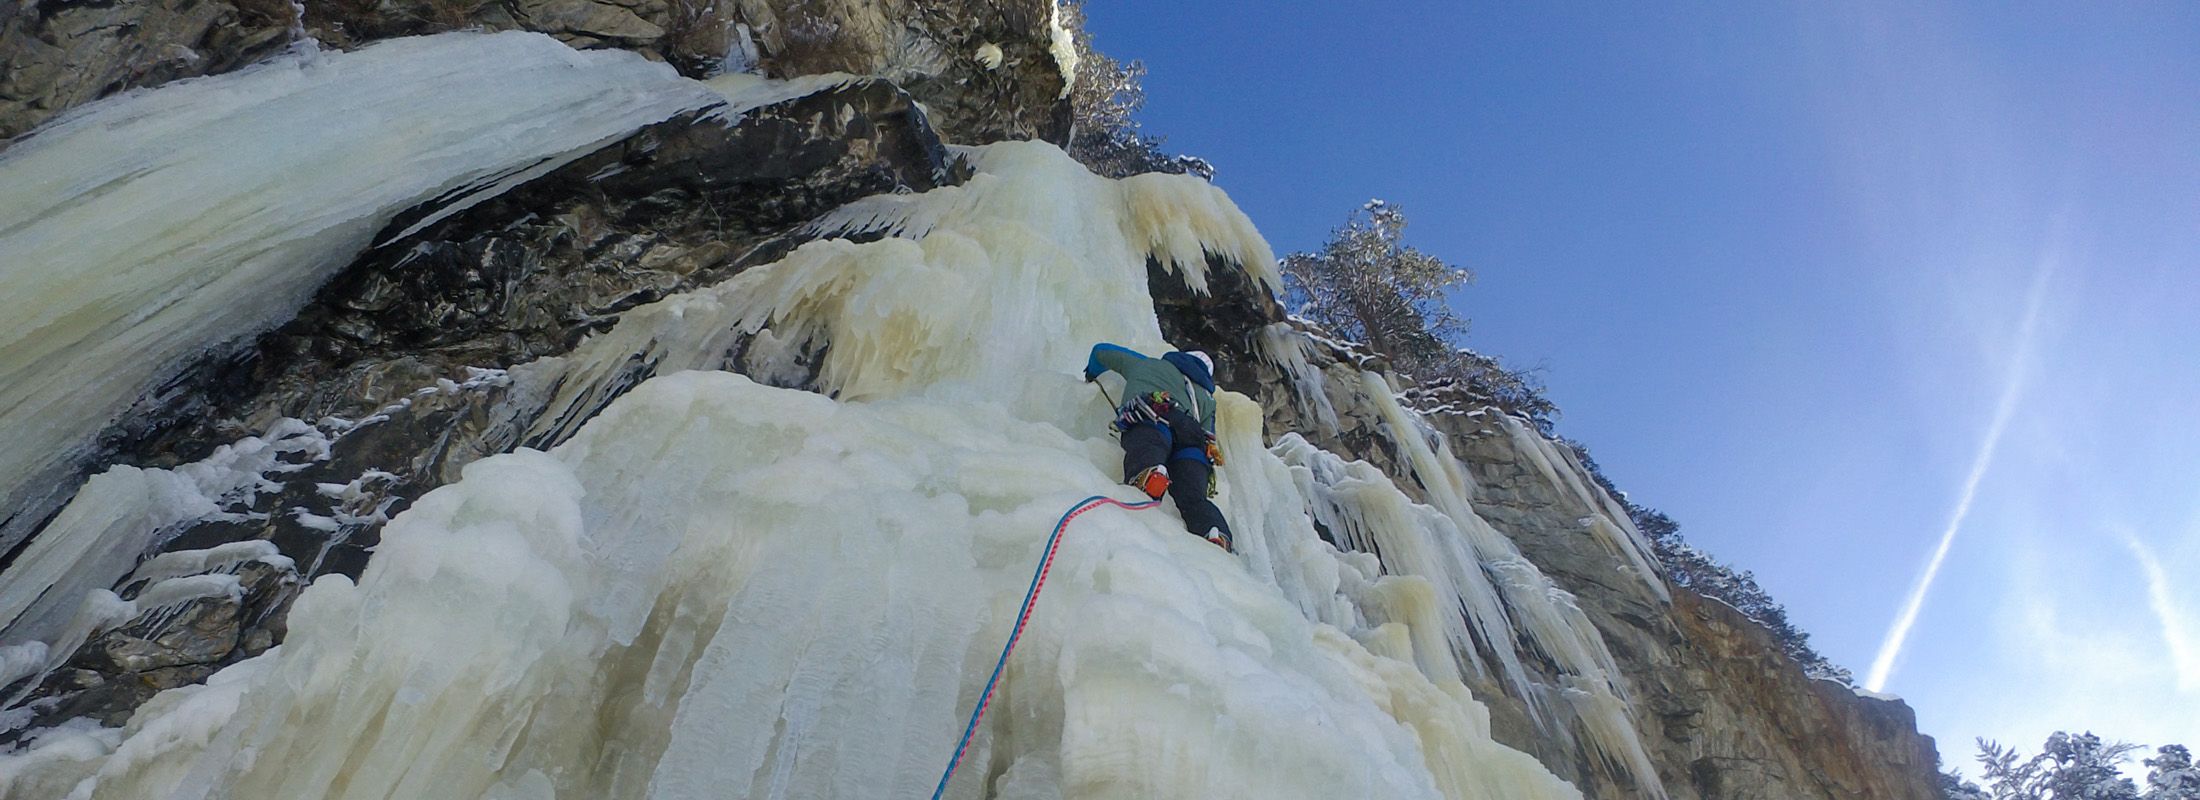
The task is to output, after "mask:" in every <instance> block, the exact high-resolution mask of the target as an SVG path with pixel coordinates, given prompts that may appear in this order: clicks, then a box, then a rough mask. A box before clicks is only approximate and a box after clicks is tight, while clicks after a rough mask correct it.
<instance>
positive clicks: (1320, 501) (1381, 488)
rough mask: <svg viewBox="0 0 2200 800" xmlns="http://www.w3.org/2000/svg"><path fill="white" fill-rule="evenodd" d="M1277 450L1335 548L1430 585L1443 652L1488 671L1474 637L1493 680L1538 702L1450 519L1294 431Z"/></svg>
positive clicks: (1500, 607)
mask: <svg viewBox="0 0 2200 800" xmlns="http://www.w3.org/2000/svg"><path fill="white" fill-rule="evenodd" d="M1274 450H1275V451H1276V453H1277V454H1278V455H1279V456H1281V457H1282V458H1283V459H1284V461H1285V462H1287V463H1289V464H1291V465H1292V467H1293V469H1294V471H1295V472H1297V473H1298V482H1299V485H1300V486H1301V490H1302V491H1303V492H1304V493H1305V496H1306V497H1307V498H1308V499H1309V500H1310V502H1309V503H1308V506H1307V512H1308V513H1309V514H1311V515H1312V516H1313V518H1314V519H1316V520H1320V521H1321V523H1322V525H1323V527H1326V528H1328V529H1329V531H1330V534H1331V535H1332V536H1335V537H1337V539H1338V542H1339V544H1341V545H1344V546H1346V547H1348V548H1350V549H1353V550H1357V551H1360V552H1365V553H1375V554H1377V555H1379V556H1381V558H1382V563H1383V565H1384V566H1385V567H1386V568H1387V569H1388V570H1389V571H1390V572H1392V573H1393V574H1397V575H1408V576H1413V577H1416V578H1419V579H1421V580H1424V581H1427V582H1428V583H1429V584H1431V585H1432V586H1433V587H1434V589H1435V592H1436V595H1437V596H1438V597H1439V598H1441V600H1440V601H1437V602H1440V603H1441V604H1442V613H1441V615H1440V617H1439V618H1440V619H1441V620H1442V621H1443V630H1444V632H1445V635H1446V637H1447V638H1448V639H1449V640H1450V647H1449V648H1447V651H1448V652H1450V653H1453V654H1456V656H1457V657H1459V658H1461V659H1464V660H1465V661H1466V662H1467V664H1468V665H1470V666H1471V667H1472V668H1473V669H1474V670H1475V672H1476V673H1478V674H1485V675H1486V674H1489V669H1488V668H1487V667H1486V666H1485V665H1484V664H1483V662H1482V657H1481V655H1480V654H1479V652H1478V651H1477V649H1476V647H1475V643H1476V640H1477V639H1479V640H1480V641H1481V643H1482V644H1483V645H1484V646H1485V647H1486V648H1487V649H1488V650H1489V651H1490V652H1491V653H1492V654H1494V655H1495V657H1496V658H1497V662H1498V663H1497V667H1498V673H1497V677H1499V678H1500V679H1502V680H1504V681H1505V682H1506V683H1508V684H1510V685H1511V686H1512V687H1513V691H1514V693H1515V694H1516V696H1519V697H1521V698H1522V699H1523V700H1526V701H1527V702H1529V703H1530V705H1531V706H1533V705H1534V704H1536V703H1537V701H1538V700H1537V698H1538V696H1537V694H1536V693H1535V692H1534V691H1533V690H1532V689H1531V688H1530V687H1529V685H1528V678H1527V672H1526V670H1525V669H1524V668H1523V667H1522V666H1521V664H1520V660H1519V657H1518V656H1517V655H1515V653H1514V648H1513V631H1512V627H1513V626H1512V620H1511V615H1510V614H1509V613H1508V612H1507V611H1506V609H1505V605H1504V601H1503V599H1502V598H1500V597H1499V595H1498V591H1497V587H1496V586H1495V585H1493V584H1492V583H1491V582H1490V580H1489V578H1488V577H1487V576H1486V575H1485V574H1484V573H1483V569H1482V562H1481V561H1480V560H1479V559H1478V557H1477V555H1476V554H1475V553H1474V551H1473V550H1472V549H1470V548H1469V546H1468V543H1467V540H1466V537H1464V536H1462V535H1461V534H1460V533H1459V529H1458V526H1457V524H1456V523H1455V522H1454V521H1453V520H1452V519H1450V518H1448V517H1446V516H1445V515H1444V514H1442V513H1441V512H1438V511H1437V510H1436V509H1433V508H1430V507H1428V506H1423V505H1418V504H1416V503H1414V502H1413V501H1412V500H1411V499H1409V498H1407V497H1406V496H1405V494H1404V493H1403V492H1400V491H1399V490H1398V488H1397V486H1395V485H1394V484H1392V483H1391V481H1390V479H1389V477H1388V476H1385V475H1383V474H1382V471H1381V470H1378V469H1376V468H1375V467H1374V466H1372V465H1370V464H1368V463H1367V462H1364V461H1355V462H1350V463H1347V462H1346V461H1345V460H1344V459H1342V458H1339V457H1337V456H1336V455H1335V454H1333V453H1329V452H1327V451H1324V450H1321V449H1320V448H1317V447H1315V446H1313V444H1311V443H1309V442H1307V441H1306V440H1305V439H1304V438H1302V437H1300V436H1299V435H1298V434H1295V433H1291V434H1285V435H1284V437H1283V438H1282V439H1280V440H1278V441H1277V442H1276V445H1275V447H1274Z"/></svg>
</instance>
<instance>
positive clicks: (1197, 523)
mask: <svg viewBox="0 0 2200 800" xmlns="http://www.w3.org/2000/svg"><path fill="white" fill-rule="evenodd" d="M1167 423H1168V424H1167V426H1166V427H1163V425H1162V424H1161V423H1157V422H1149V423H1145V424H1141V425H1135V426H1132V427H1131V429H1130V430H1127V431H1124V432H1123V482H1124V483H1129V482H1130V480H1131V478H1133V477H1136V476H1137V475H1138V473H1141V472H1144V471H1146V468H1147V467H1151V466H1155V465H1157V464H1167V465H1168V466H1169V497H1170V498H1171V499H1173V500H1175V501H1176V510H1177V511H1178V512H1180V513H1182V514H1183V515H1184V528H1185V529H1186V530H1189V531H1191V532H1192V533H1195V534H1199V535H1202V536H1204V535H1206V534H1207V532H1208V531H1210V530H1221V531H1222V534H1223V535H1224V536H1229V535H1230V523H1229V522H1226V521H1224V520H1223V519H1222V509H1220V508H1216V507H1215V501H1213V500H1210V499H1207V476H1208V475H1209V474H1211V473H1213V472H1214V466H1213V465H1211V464H1208V463H1207V452H1206V447H1207V431H1206V429H1204V428H1201V427H1200V425H1199V420H1197V419H1193V418H1192V415H1191V414H1190V413H1188V412H1186V411H1184V410H1183V409H1180V408H1172V409H1170V410H1169V418H1168V420H1167Z"/></svg>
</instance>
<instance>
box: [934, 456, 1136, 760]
mask: <svg viewBox="0 0 2200 800" xmlns="http://www.w3.org/2000/svg"><path fill="white" fill-rule="evenodd" d="M1160 503H1161V501H1160V500H1159V499H1153V500H1148V501H1145V502H1143V503H1126V502H1123V501H1121V500H1117V499H1115V498H1113V497H1109V496H1107V495H1099V494H1096V495H1093V496H1091V497H1087V498H1085V499H1083V500H1079V501H1077V503H1076V504H1075V505H1072V506H1070V507H1069V510H1067V511H1064V512H1062V518H1061V519H1058V520H1055V521H1054V531H1053V532H1052V533H1049V534H1047V549H1046V553H1045V554H1044V555H1042V556H1040V558H1039V566H1038V568H1037V569H1034V570H1032V571H1031V588H1028V589H1025V590H1024V605H1023V610H1022V611H1020V612H1018V613H1017V615H1016V628H1015V630H1013V631H1010V632H1009V634H1008V644H1007V646H1005V647H1002V648H1001V657H1000V658H999V659H997V660H995V661H994V662H993V675H992V677H989V678H986V679H985V694H982V695H979V696H978V707H977V708H974V709H971V711H970V722H969V723H968V724H965V725H964V726H963V734H962V741H960V742H957V743H956V744H955V757H954V759H952V760H950V761H948V762H947V771H946V772H942V773H940V785H939V786H938V787H935V788H934V789H933V790H932V800H940V796H941V795H943V794H946V793H947V780H948V779H949V778H952V777H954V776H955V768H956V767H958V766H961V765H962V759H963V751H965V750H967V749H969V748H970V737H971V736H972V735H973V734H975V733H977V731H978V720H979V718H981V717H984V716H985V707H986V704H987V703H990V702H992V700H993V686H994V684H997V683H999V682H1000V680H1001V670H1002V668H1004V667H1006V666H1008V654H1009V652H1010V651H1013V650H1015V649H1016V640H1017V639H1021V638H1023V635H1024V623H1026V622H1029V621H1031V606H1032V604H1033V603H1036V602H1038V599H1039V587H1041V586H1044V585H1045V584H1046V577H1047V568H1048V567H1050V566H1052V565H1053V564H1054V548H1055V546H1056V545H1058V544H1060V543H1061V540H1062V531H1063V530H1064V529H1066V528H1068V527H1069V521H1070V520H1072V519H1076V518H1077V515H1079V514H1082V513H1085V512H1086V511H1088V510H1090V509H1092V508H1095V507H1097V506H1100V505H1103V504H1106V505H1115V506H1120V507H1123V508H1126V509H1130V510H1132V511H1138V510H1141V509H1147V508H1152V507H1154V506H1155V505H1158V504H1160Z"/></svg>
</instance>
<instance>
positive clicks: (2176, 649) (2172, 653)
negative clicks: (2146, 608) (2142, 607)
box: [2123, 530, 2200, 692]
mask: <svg viewBox="0 0 2200 800" xmlns="http://www.w3.org/2000/svg"><path fill="white" fill-rule="evenodd" d="M2123 534H2124V547H2126V548H2128V549H2130V550H2131V557H2132V558H2133V559H2135V560H2137V561H2138V562H2139V570H2140V571H2141V572H2143V573H2145V574H2146V580H2147V601H2148V604H2149V605H2152V606H2153V607H2154V619H2155V621H2156V622H2159V623H2160V624H2161V626H2162V644H2164V645H2166V646H2167V647H2168V648H2169V662H2170V666H2171V667H2172V668H2173V669H2174V670H2175V671H2176V673H2177V690H2178V691H2180V692H2190V691H2195V690H2200V642H2194V641H2193V639H2192V638H2191V637H2190V636H2189V635H2187V634H2186V631H2188V630H2191V627H2190V626H2189V625H2187V624H2186V620H2185V611H2184V609H2182V608H2179V607H2178V605H2177V601H2176V599H2175V598H2174V597H2171V596H2170V586H2169V572H2168V571H2167V570H2164V569H2162V560H2161V559H2160V558H2157V557H2156V556H2155V555H2154V549H2153V548H2151V547H2148V546H2147V545H2146V543H2145V542H2141V541H2139V537H2137V536H2135V535H2133V534H2132V533H2131V531H2129V530H2126V531H2124V532H2123Z"/></svg>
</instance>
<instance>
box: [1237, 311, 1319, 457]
mask: <svg viewBox="0 0 2200 800" xmlns="http://www.w3.org/2000/svg"><path fill="white" fill-rule="evenodd" d="M1255 337H1256V338H1255V339H1254V352H1256V353H1258V354H1259V355H1260V357H1261V360H1263V361H1266V362H1268V363H1269V364H1271V365H1273V366H1274V367H1275V368H1276V369H1277V370H1278V371H1280V372H1282V373H1283V376H1284V377H1285V378H1287V379H1289V380H1290V381H1291V396H1292V399H1293V400H1295V401H1297V405H1298V407H1299V411H1300V412H1301V413H1303V414H1305V415H1307V416H1309V417H1312V418H1313V419H1314V424H1315V425H1317V426H1319V430H1321V431H1323V432H1327V433H1335V432H1336V430H1337V409H1336V407H1335V406H1333V405H1331V404H1330V402H1329V387H1328V382H1327V379H1326V378H1325V376H1323V374H1322V371H1321V370H1318V369H1315V368H1314V365H1313V364H1312V363H1311V362H1309V361H1308V360H1307V357H1308V355H1310V354H1311V352H1312V351H1313V349H1314V341H1313V339H1311V338H1309V337H1307V336H1306V335H1305V334H1303V333H1300V332H1299V330H1298V329H1297V328H1293V327H1291V324H1290V323H1287V322H1277V323H1272V324H1269V325H1265V326H1262V327H1261V329H1260V332H1259V333H1257V334H1255Z"/></svg>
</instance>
